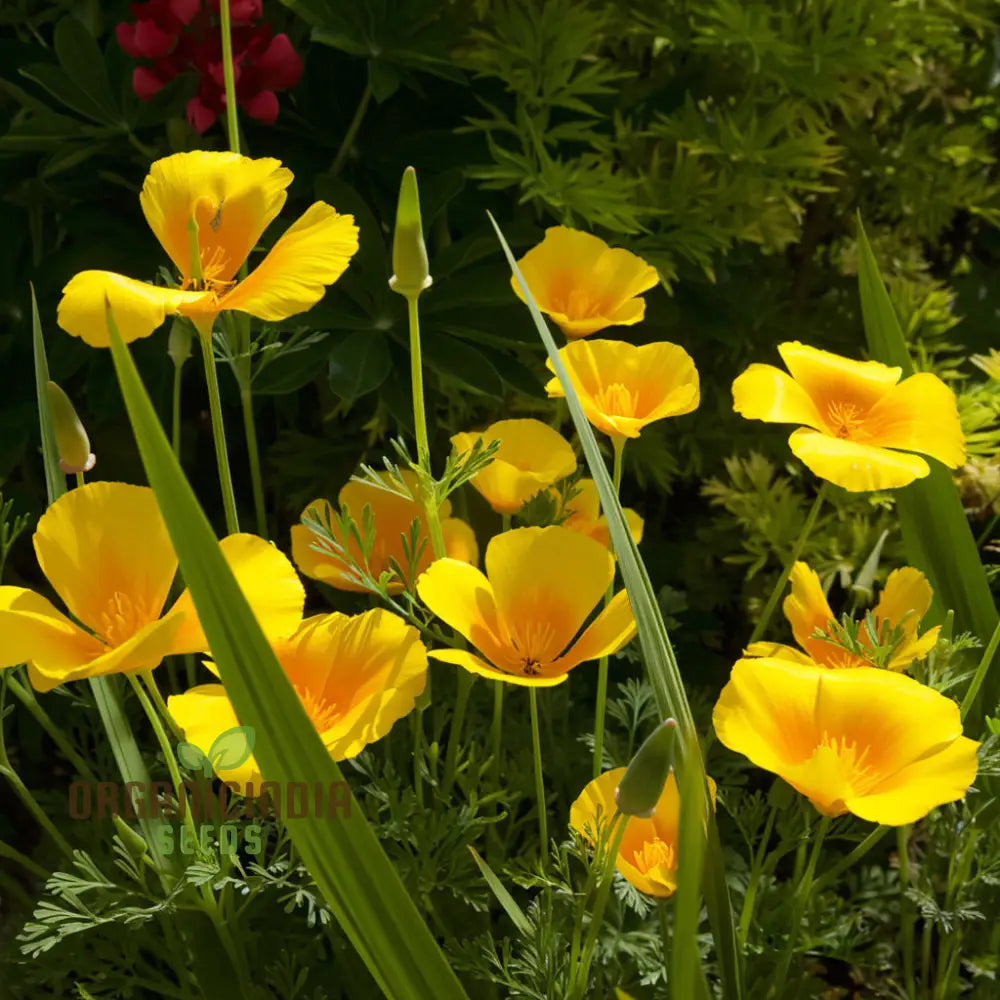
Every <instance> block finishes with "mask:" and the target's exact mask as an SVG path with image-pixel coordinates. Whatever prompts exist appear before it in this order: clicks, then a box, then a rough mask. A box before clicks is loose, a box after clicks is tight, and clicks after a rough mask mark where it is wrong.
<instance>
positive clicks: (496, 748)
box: [490, 681, 504, 808]
mask: <svg viewBox="0 0 1000 1000" xmlns="http://www.w3.org/2000/svg"><path fill="white" fill-rule="evenodd" d="M503 684H504V682H503V681H494V687H493V721H492V723H491V724H490V748H491V751H490V752H491V755H492V757H493V773H494V775H496V779H497V784H499V783H500V778H501V774H502V770H503V769H502V768H501V766H500V747H501V740H502V736H503V694H504V691H503ZM498 808H499V806H498Z"/></svg>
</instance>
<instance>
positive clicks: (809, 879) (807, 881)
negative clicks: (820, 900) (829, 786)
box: [769, 816, 831, 997]
mask: <svg viewBox="0 0 1000 1000" xmlns="http://www.w3.org/2000/svg"><path fill="white" fill-rule="evenodd" d="M830 822H831V821H830V817H829V816H824V817H823V818H822V819H821V820H820V823H819V826H818V827H817V828H816V835H815V838H814V840H813V849H812V853H811V854H810V855H809V863H808V864H807V865H806V869H805V871H804V872H803V874H802V879H801V881H800V882H799V884H798V887H797V888H796V890H795V897H794V899H793V901H792V926H791V927H790V928H789V930H788V940H787V941H786V942H785V947H784V949H783V950H782V953H781V958H780V959H779V960H778V971H777V974H776V975H775V978H774V979H773V980H772V983H771V992H770V993H769V996H771V997H780V996H781V992H782V990H783V989H784V988H785V981H786V980H787V979H788V970H789V968H790V967H791V964H792V956H793V955H794V954H795V946H796V944H797V943H798V940H799V933H800V932H801V930H802V921H803V919H804V917H805V914H806V909H807V907H808V905H809V899H810V897H811V895H812V890H813V887H814V884H813V877H814V876H815V874H816V865H817V863H818V862H819V856H820V852H821V851H822V849H823V841H824V839H825V838H826V833H827V830H829V829H830Z"/></svg>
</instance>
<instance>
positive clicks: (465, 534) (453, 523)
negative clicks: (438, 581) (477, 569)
mask: <svg viewBox="0 0 1000 1000" xmlns="http://www.w3.org/2000/svg"><path fill="white" fill-rule="evenodd" d="M441 534H442V535H443V536H444V549H445V552H447V553H448V558H449V559H458V560H460V561H461V562H467V563H469V564H471V565H472V566H475V565H476V563H477V562H479V543H478V542H477V541H476V533H475V532H474V531H473V530H472V526H471V525H469V524H466V522H465V521H463V520H462V519H461V518H460V517H446V518H445V519H444V520H443V521H442V522H441Z"/></svg>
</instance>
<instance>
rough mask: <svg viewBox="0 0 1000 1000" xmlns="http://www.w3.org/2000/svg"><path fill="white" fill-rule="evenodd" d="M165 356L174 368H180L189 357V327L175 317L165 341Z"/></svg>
mask: <svg viewBox="0 0 1000 1000" xmlns="http://www.w3.org/2000/svg"><path fill="white" fill-rule="evenodd" d="M167 354H169V355H170V360H171V361H173V363H174V366H175V367H176V368H180V367H181V365H183V364H184V362H185V361H187V359H188V358H189V357H191V327H190V325H189V324H188V323H186V322H185V321H184V320H182V319H180V318H178V317H175V318H174V321H173V323H172V324H171V326H170V337H169V338H168V339H167Z"/></svg>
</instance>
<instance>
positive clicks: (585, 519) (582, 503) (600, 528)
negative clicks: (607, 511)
mask: <svg viewBox="0 0 1000 1000" xmlns="http://www.w3.org/2000/svg"><path fill="white" fill-rule="evenodd" d="M576 485H577V488H578V489H579V492H578V493H577V494H576V496H575V497H573V498H572V499H571V500H570V501H569V503H567V504H566V510H567V512H568V513H569V517H567V518H566V520H565V521H563V527H564V528H569V529H570V530H571V531H579V532H580V533H581V534H583V535H586V536H587V537H588V538H593V539H594V541H595V542H600V543H601V545H603V546H605V548H607V546H608V545H609V543H610V541H611V536H610V533H609V531H608V519H607V518H606V517H605V516H604V515H603V514H602V513H601V498H600V495H599V494H598V492H597V484H596V483H595V482H594V480H593V479H581V480H580V481H579V482H578V483H577V484H576ZM622 513H623V514H624V515H625V523H626V524H628V530H629V534H630V535H631V536H632V541H634V542H635V544H636V545H638V544H639V542H641V541H642V529H643V525H644V523H645V522H644V521H643V519H642V518H641V517H640V516H639V515H638V514H637V513H636V512H635V511H634V510H632V508H631V507H624V508H623V509H622Z"/></svg>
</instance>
